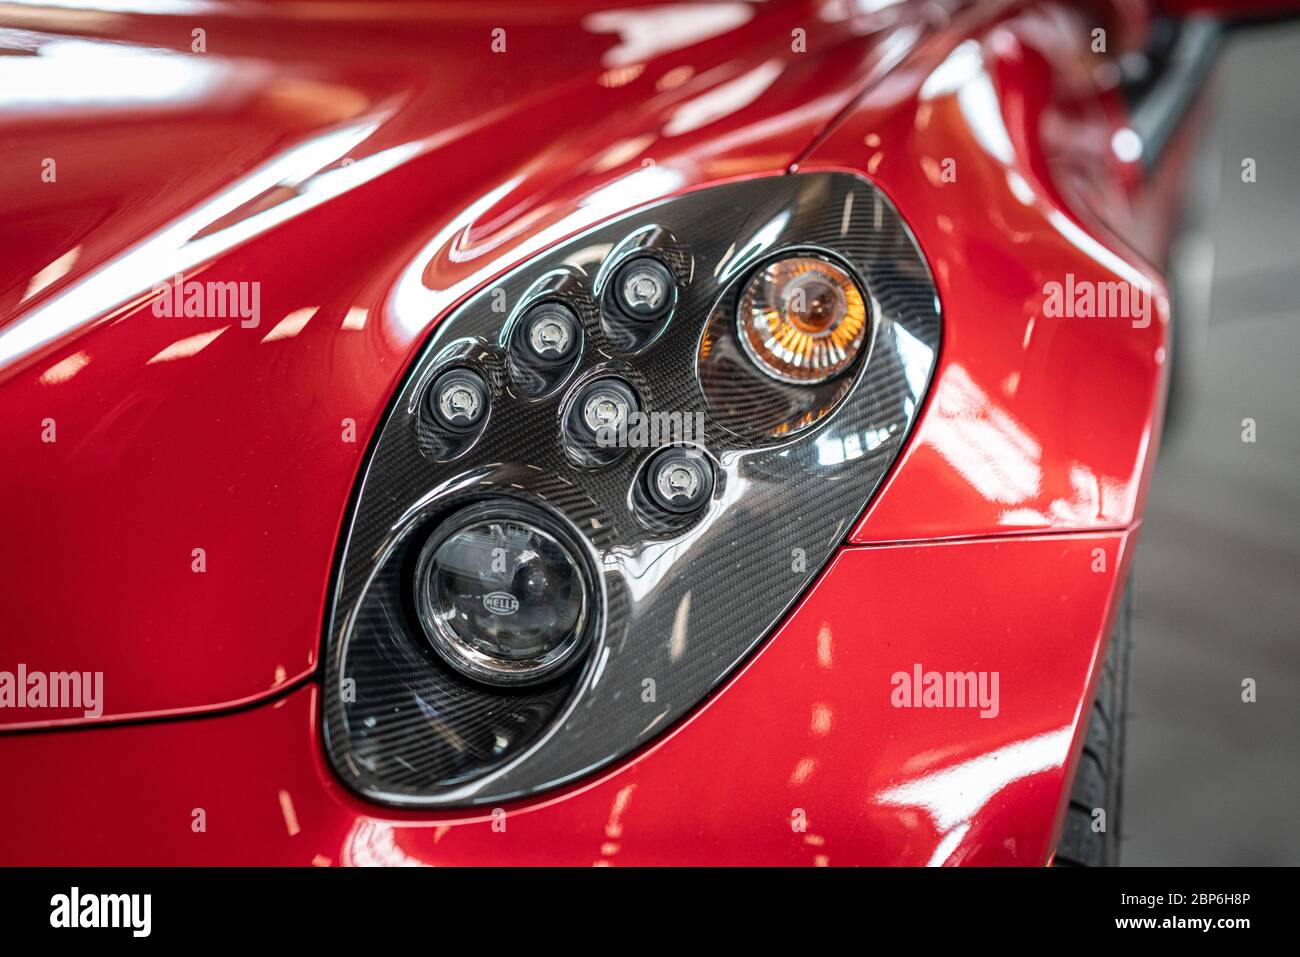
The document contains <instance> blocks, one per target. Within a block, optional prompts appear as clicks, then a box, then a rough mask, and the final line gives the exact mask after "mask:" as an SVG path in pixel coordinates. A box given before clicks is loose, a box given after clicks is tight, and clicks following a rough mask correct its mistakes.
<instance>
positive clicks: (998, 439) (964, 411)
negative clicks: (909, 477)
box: [929, 363, 1043, 505]
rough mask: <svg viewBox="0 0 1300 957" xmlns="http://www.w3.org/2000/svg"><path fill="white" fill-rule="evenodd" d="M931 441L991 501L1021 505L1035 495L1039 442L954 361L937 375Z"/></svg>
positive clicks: (1038, 481)
mask: <svg viewBox="0 0 1300 957" xmlns="http://www.w3.org/2000/svg"><path fill="white" fill-rule="evenodd" d="M933 403H934V414H933V415H932V416H931V428H930V432H929V442H930V444H932V445H933V446H934V448H935V450H936V451H937V452H938V453H939V454H940V455H941V456H943V458H944V460H945V461H946V462H947V463H948V464H949V465H951V466H952V467H953V469H955V470H956V471H957V474H959V475H960V476H961V477H962V478H963V479H965V480H966V482H967V483H969V484H970V486H971V487H972V488H974V489H975V490H976V491H977V492H979V494H980V495H981V496H983V497H984V498H985V499H987V500H988V501H990V502H999V503H1002V504H1006V505H1019V504H1021V503H1023V502H1027V501H1029V500H1030V499H1032V498H1033V497H1035V496H1036V495H1038V492H1039V488H1040V486H1041V484H1042V478H1043V469H1042V466H1041V465H1040V461H1041V459H1042V453H1043V450H1042V446H1041V445H1039V443H1038V442H1037V441H1035V440H1034V438H1033V437H1032V436H1031V435H1030V434H1029V433H1028V432H1027V431H1026V430H1025V429H1024V428H1023V427H1022V426H1021V425H1020V423H1019V422H1017V421H1016V420H1015V419H1014V418H1013V417H1012V416H1011V415H1009V414H1008V413H1007V412H1006V411H1005V410H1003V409H1002V408H1001V407H1000V406H998V405H996V404H995V403H994V402H993V401H992V400H991V399H990V398H989V395H988V393H986V392H985V391H984V390H983V389H981V388H980V387H979V385H977V384H976V382H975V380H974V379H972V378H971V377H970V374H969V373H967V371H966V370H965V369H964V368H963V367H962V366H960V365H958V364H956V363H954V364H953V365H951V366H949V368H948V371H947V372H946V373H945V374H944V376H943V377H942V378H941V379H940V380H939V383H938V387H937V388H936V390H935V395H934V399H933Z"/></svg>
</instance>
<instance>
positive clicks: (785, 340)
mask: <svg viewBox="0 0 1300 957" xmlns="http://www.w3.org/2000/svg"><path fill="white" fill-rule="evenodd" d="M736 314H737V315H736V319H737V324H738V328H739V333H740V341H741V344H742V345H743V346H744V348H745V352H746V354H748V356H749V357H750V359H752V360H753V361H754V363H755V364H756V365H757V366H758V367H759V368H760V369H762V370H763V371H764V372H765V373H767V374H768V375H769V376H771V377H772V378H774V379H777V380H780V381H781V382H791V383H796V384H807V383H815V382H825V381H826V380H827V379H831V378H834V377H835V376H837V375H839V374H840V373H841V372H843V371H844V370H845V369H847V368H848V367H849V366H850V365H851V364H852V362H853V360H854V359H855V358H857V356H858V353H859V352H861V351H862V344H863V342H864V341H866V329H867V306H866V302H865V300H864V298H863V295H862V290H861V289H859V288H858V284H857V283H856V282H855V281H854V279H853V277H852V276H850V275H849V274H848V272H846V271H845V270H844V269H841V268H840V267H839V266H837V265H835V264H834V263H832V262H830V261H828V260H825V259H819V258H816V257H813V256H791V257H787V258H785V259H778V260H776V261H775V262H772V263H769V264H768V265H767V266H765V267H763V268H762V269H760V270H759V271H758V272H757V273H755V275H754V276H753V278H751V279H750V281H749V284H748V285H747V286H746V287H745V291H744V293H743V294H742V295H741V297H740V302H739V304H738V306H737V310H736Z"/></svg>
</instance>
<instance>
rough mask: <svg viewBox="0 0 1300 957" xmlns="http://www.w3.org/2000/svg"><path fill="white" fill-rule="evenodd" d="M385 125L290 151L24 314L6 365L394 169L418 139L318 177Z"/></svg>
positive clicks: (8, 340)
mask: <svg viewBox="0 0 1300 957" xmlns="http://www.w3.org/2000/svg"><path fill="white" fill-rule="evenodd" d="M379 123H380V118H377V117H372V118H369V119H367V120H365V121H362V122H358V123H353V124H349V125H347V126H344V127H341V128H339V129H336V130H332V131H330V132H328V133H324V134H322V135H320V136H317V137H315V138H313V139H310V140H308V141H307V142H305V143H301V144H299V145H297V146H295V147H293V148H291V149H289V150H286V151H285V152H284V153H281V154H280V155H279V156H277V157H275V158H274V159H272V160H270V161H268V162H267V163H264V164H263V165H262V166H260V167H258V168H257V169H256V170H254V171H253V172H251V173H249V174H248V175H247V176H244V177H242V178H241V179H239V180H236V181H235V182H234V183H232V184H231V185H230V186H228V187H227V188H225V189H224V190H222V191H221V192H219V193H217V194H216V195H214V196H213V197H212V198H211V199H209V200H207V201H206V202H204V203H203V204H201V205H200V206H198V207H196V208H195V209H193V210H191V211H189V212H187V213H185V214H184V215H182V216H180V217H178V218H177V219H176V220H174V221H173V222H171V223H170V224H168V225H167V226H165V227H163V228H162V229H161V230H159V231H158V232H156V233H154V234H153V235H152V236H150V237H149V238H148V239H145V240H144V241H143V242H141V243H139V244H138V245H136V246H134V247H133V248H131V249H130V250H128V251H127V252H125V253H123V254H122V255H120V256H118V257H117V258H115V259H113V260H112V261H110V262H108V263H106V264H105V265H103V266H101V267H100V268H99V269H97V270H95V271H94V272H92V273H90V274H88V275H87V276H85V277H83V278H82V279H81V280H79V281H78V282H76V283H74V284H73V285H71V286H70V287H69V288H67V289H66V290H64V291H63V292H61V293H59V294H58V295H57V296H55V297H54V298H52V299H51V300H50V301H49V302H46V303H44V304H42V305H40V306H38V307H37V308H35V309H33V310H31V311H29V312H27V313H26V314H24V315H22V316H20V317H19V318H18V319H16V320H15V321H14V322H12V323H11V324H10V325H9V326H7V327H6V328H5V329H3V330H2V331H0V367H3V366H5V365H8V364H9V363H12V362H14V361H16V360H17V359H19V358H21V357H23V356H25V355H27V354H28V353H30V352H32V351H34V350H36V349H39V348H40V347H41V346H43V345H46V344H47V343H49V342H52V341H53V340H55V339H57V338H59V337H60V336H62V335H65V334H66V333H68V332H71V331H72V330H74V329H76V328H78V327H79V326H82V325H84V324H86V323H89V322H92V321H94V320H95V319H96V318H98V317H100V316H102V315H104V314H105V313H106V312H108V311H109V310H111V309H114V308H116V307H118V306H121V305H122V304H123V303H126V302H128V301H129V300H130V299H131V298H132V297H133V296H137V295H139V294H140V293H141V292H142V291H144V290H148V289H150V288H151V287H153V286H154V285H156V284H157V283H158V282H159V280H161V279H163V278H167V279H170V278H171V277H172V276H174V275H178V274H183V273H185V272H187V271H189V270H192V269H193V268H194V267H195V266H197V265H199V264H200V263H203V262H206V261H207V260H209V259H211V258H213V257H215V256H217V255H218V254H220V253H222V252H224V251H226V250H228V249H230V248H232V247H233V246H235V245H238V244H239V243H242V242H245V241H247V240H248V239H251V238H252V237H254V236H256V235H258V234H260V233H262V232H265V231H266V230H268V229H270V228H272V227H273V226H276V225H279V224H280V223H283V222H285V221H286V220H288V219H290V218H292V217H294V216H297V215H299V214H301V213H303V212H305V211H306V210H308V209H312V208H314V207H316V206H319V205H320V204H321V203H324V202H325V201H326V200H328V199H331V198H333V197H334V196H337V195H339V194H340V193H342V192H344V191H346V190H348V189H351V188H353V187H354V186H356V185H357V184H359V183H362V182H365V181H367V180H369V179H371V178H373V177H375V176H378V175H380V174H381V173H383V172H386V171H387V170H389V169H392V168H393V167H394V166H396V165H398V164H399V163H401V162H404V161H405V160H406V159H407V158H409V157H410V156H411V155H413V153H414V152H415V151H417V150H418V145H417V144H405V145H403V146H398V147H393V148H391V149H388V150H384V151H382V152H380V153H375V154H373V155H371V156H368V157H366V158H364V159H361V160H357V161H356V162H355V163H352V164H349V165H347V166H343V167H340V168H339V169H337V170H334V171H331V172H330V173H328V174H326V175H321V176H320V177H319V178H318V179H317V180H316V181H314V182H313V181H312V177H313V176H315V175H316V174H317V173H318V172H319V171H320V170H322V169H323V168H324V167H326V166H328V165H329V164H331V163H333V162H335V161H337V160H339V159H341V158H343V157H344V156H346V155H347V154H348V153H349V152H350V151H352V150H353V149H355V148H356V147H357V146H358V145H359V144H361V143H362V142H363V141H364V140H365V139H366V138H368V137H369V136H370V135H371V134H372V133H373V132H374V131H375V129H376V128H377V127H378V125H379ZM299 185H301V186H302V187H304V188H303V189H301V190H300V191H298V192H297V193H296V194H295V195H293V196H292V197H291V198H289V199H286V200H285V201H284V202H282V203H280V204H278V205H276V206H273V207H271V208H269V209H266V210H263V211H261V212H259V213H255V214H254V215H251V216H249V217H248V218H247V219H243V220H240V221H238V222H234V223H231V224H230V225H229V226H227V227H226V228H224V229H221V230H218V231H215V232H211V233H208V234H207V235H204V236H203V238H202V239H195V238H194V237H196V236H199V235H202V234H203V232H204V230H205V229H207V228H208V227H210V226H211V225H212V224H213V223H215V222H217V221H219V220H221V219H222V218H223V217H226V216H228V215H229V214H231V213H232V212H234V211H235V210H237V209H239V208H240V207H242V206H244V205H246V204H248V203H249V202H251V201H252V200H254V199H256V198H257V197H258V196H260V195H262V194H263V193H265V192H267V191H269V190H272V189H276V188H278V187H284V186H290V187H297V186H299Z"/></svg>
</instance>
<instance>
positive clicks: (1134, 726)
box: [1123, 27, 1300, 865]
mask: <svg viewBox="0 0 1300 957" xmlns="http://www.w3.org/2000/svg"><path fill="white" fill-rule="evenodd" d="M1218 81H1219V87H1218V97H1217V103H1215V105H1214V110H1215V116H1216V119H1215V121H1214V123H1213V129H1212V130H1211V131H1210V135H1209V136H1208V137H1207V138H1206V139H1205V140H1204V142H1203V144H1202V151H1201V152H1202V155H1201V156H1200V159H1199V169H1198V170H1197V171H1196V172H1195V173H1194V178H1193V179H1192V181H1191V182H1192V184H1193V185H1194V187H1196V188H1197V190H1198V192H1197V194H1195V195H1199V196H1200V197H1201V198H1200V201H1199V202H1197V203H1194V205H1195V207H1196V208H1195V209H1194V210H1193V211H1192V212H1191V214H1190V215H1191V216H1192V222H1191V223H1189V225H1190V226H1192V227H1193V228H1192V229H1191V230H1190V231H1189V233H1188V235H1187V236H1186V238H1185V240H1184V242H1183V243H1182V244H1181V248H1180V251H1179V254H1178V256H1177V258H1176V262H1177V263H1178V264H1179V265H1180V267H1181V268H1180V270H1179V275H1180V277H1181V278H1180V281H1179V283H1178V287H1177V288H1178V290H1179V292H1180V293H1181V297H1182V298H1181V299H1180V308H1179V312H1178V313H1177V314H1176V321H1178V322H1179V323H1180V330H1179V331H1180V333H1181V334H1182V335H1183V336H1184V339H1183V343H1182V345H1183V349H1182V350H1181V351H1180V354H1179V355H1178V360H1179V361H1180V362H1181V363H1182V370H1181V371H1182V373H1183V377H1184V378H1183V381H1182V382H1181V383H1180V389H1179V393H1178V404H1177V406H1176V408H1175V409H1174V415H1173V417H1172V419H1171V423H1170V431H1169V434H1168V435H1167V437H1166V441H1165V445H1164V448H1163V449H1162V451H1161V455H1160V460H1159V465H1158V467H1157V471H1156V475H1155V480H1154V483H1153V485H1152V489H1151V496H1150V499H1149V501H1148V503H1147V510H1146V520H1145V524H1144V527H1143V532H1142V537H1141V541H1140V544H1139V546H1138V552H1137V567H1136V589H1137V628H1136V642H1137V643H1136V646H1135V648H1134V652H1133V668H1132V678H1131V681H1132V685H1131V689H1130V696H1131V697H1130V708H1131V712H1132V716H1131V718H1130V722H1129V725H1128V729H1129V739H1128V758H1127V766H1128V767H1127V778H1126V787H1125V793H1124V802H1125V804H1124V816H1125V821H1124V824H1123V833H1124V836H1125V841H1124V844H1123V860H1124V863H1126V864H1291V865H1295V864H1300V588H1297V578H1298V577H1300V474H1298V473H1300V177H1298V176H1297V174H1298V173H1300V28H1297V27H1285V28H1282V27H1268V28H1264V29H1262V30H1257V31H1252V32H1251V33H1248V34H1244V35H1239V36H1237V37H1235V38H1233V39H1232V40H1230V41H1229V46H1228V47H1227V49H1226V50H1225V53H1224V57H1223V59H1222V61H1221V64H1220V67H1219V72H1218ZM1244 157H1252V158H1254V159H1255V160H1256V164H1257V177H1258V179H1257V182H1255V183H1243V182H1242V181H1241V161H1242V159H1243V158H1244ZM1198 223H1199V228H1197V224H1198ZM1184 320H1185V321H1184ZM1246 418H1252V419H1254V420H1255V422H1256V429H1257V441H1256V442H1255V443H1254V444H1248V443H1245V442H1243V441H1242V420H1243V419H1246ZM1245 678H1253V679H1255V681H1256V683H1257V686H1258V701H1257V702H1256V703H1254V704H1246V703H1243V702H1242V700H1241V686H1242V681H1243V679H1245Z"/></svg>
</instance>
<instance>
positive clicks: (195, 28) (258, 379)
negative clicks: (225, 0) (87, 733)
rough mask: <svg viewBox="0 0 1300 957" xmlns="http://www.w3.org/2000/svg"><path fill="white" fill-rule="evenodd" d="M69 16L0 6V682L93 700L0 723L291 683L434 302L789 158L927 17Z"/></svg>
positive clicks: (257, 694) (435, 10)
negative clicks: (0, 109) (91, 681)
mask: <svg viewBox="0 0 1300 957" xmlns="http://www.w3.org/2000/svg"><path fill="white" fill-rule="evenodd" d="M124 6H126V7H130V5H124ZM71 7H72V8H63V7H59V8H53V7H43V8H27V7H16V6H12V5H9V4H4V3H0V28H3V29H2V30H0V45H3V46H5V47H8V49H6V50H4V51H0V52H4V53H6V54H13V55H7V56H0V74H3V82H0V90H3V91H4V92H3V93H0V101H5V102H6V110H5V114H6V118H5V120H4V121H3V124H2V125H0V142H2V143H3V149H0V172H2V174H3V175H0V209H3V210H4V222H5V236H6V240H7V241H6V243H5V247H6V248H5V250H4V255H3V256H2V257H0V407H3V408H4V410H5V414H4V416H3V417H2V419H0V447H3V448H4V449H5V450H6V452H7V453H8V461H7V462H6V468H5V469H4V476H3V480H2V481H3V484H4V489H3V491H4V494H3V496H0V502H2V503H3V504H2V505H0V509H2V511H0V518H2V519H3V521H2V523H0V525H2V527H3V528H4V530H5V543H4V548H3V553H2V554H3V557H0V571H2V572H3V582H4V584H3V586H0V614H2V615H3V621H4V625H5V627H4V630H3V637H2V638H0V672H8V673H10V674H13V675H17V674H18V673H19V671H20V669H21V670H22V672H23V673H25V674H35V673H40V674H44V675H49V674H51V673H56V672H62V673H76V672H81V673H87V674H91V675H94V674H98V675H100V676H102V677H101V679H100V680H101V682H102V684H101V687H102V694H100V695H98V696H97V698H98V700H97V701H96V702H95V703H94V706H93V707H87V706H86V705H87V704H88V703H87V702H80V703H79V704H78V703H73V704H71V705H70V706H67V707H53V705H55V704H58V702H55V701H52V700H50V701H45V702H44V704H43V705H42V704H41V702H39V701H37V700H35V699H34V698H32V699H26V700H24V699H23V696H22V695H21V694H20V696H19V700H18V701H17V702H15V703H14V706H12V707H6V708H5V709H4V710H3V711H0V727H4V726H14V725H25V726H39V725H46V724H63V723H70V722H81V721H94V720H100V721H103V720H114V719H123V718H127V717H142V716H158V715H163V714H169V713H186V712H199V711H211V710H216V709H221V708H228V707H234V706H238V705H240V704H243V703H247V702H250V701H253V700H257V699H259V698H261V697H265V696H267V695H270V694H273V693H275V692H276V691H277V690H278V689H281V688H283V687H286V686H289V685H292V684H294V683H296V682H301V681H304V680H307V678H308V677H309V676H310V675H311V674H312V673H313V671H314V669H315V666H316V656H317V649H318V647H319V642H320V635H321V627H322V616H323V614H324V608H325V602H326V596H327V591H328V588H329V584H330V577H331V571H332V564H333V560H334V554H335V550H336V543H337V538H338V535H339V530H340V527H341V524H342V522H343V519H344V516H345V513H346V510H347V506H348V501H349V496H350V494H351V491H352V488H353V486H354V483H355V481H356V477H357V474H358V470H359V468H360V466H361V462H362V460H363V458H364V454H365V449H366V447H367V442H368V440H369V437H370V434H371V431H372V430H373V429H374V428H375V426H376V425H377V424H378V422H379V420H380V418H381V416H382V413H383V410H384V407H385V404H386V403H387V401H388V399H389V396H390V395H391V394H392V391H393V388H394V386H395V383H396V382H397V380H398V379H399V377H400V376H401V374H402V372H403V370H404V369H405V368H406V367H407V365H408V363H409V361H410V360H411V358H412V357H413V355H414V354H415V352H416V351H417V350H418V348H419V346H420V344H421V343H422V342H423V340H424V339H425V337H426V335H427V333H428V331H429V329H430V328H431V326H432V324H433V322H434V321H435V319H436V318H437V317H438V316H439V315H440V314H442V313H444V312H445V311H446V309H447V308H448V307H449V306H450V305H452V304H453V303H454V302H456V301H457V300H459V299H460V298H462V297H463V296H464V295H466V294H467V293H468V292H469V291H470V290H472V289H474V288H476V287H478V286H480V285H481V284H482V283H483V282H485V281H487V280H489V279H490V278H491V277H492V276H494V275H496V274H499V273H500V272H502V271H503V270H505V269H506V268H508V267H509V266H511V265H512V264H514V263H516V262H518V261H519V260H520V259H521V258H523V257H525V256H527V255H528V254H530V253H531V252H532V251H534V250H536V249H538V248H541V247H543V246H545V245H547V244H549V243H552V242H555V241H558V240H559V239H561V238H563V237H565V236H567V235H570V234H572V233H574V232H576V231H578V230H581V229H582V228H585V227H586V226H587V225H589V224H591V223H593V222H595V221H598V220H600V219H603V218H606V217H608V216H610V215H612V214H614V213H617V212H618V211H620V210H623V209H626V208H629V207H632V206H635V205H639V204H641V203H643V202H646V201H649V200H653V199H656V198H659V197H662V196H665V195H669V194H672V193H675V192H679V191H682V190H684V189H689V188H691V187H694V186H697V185H700V184H703V183H707V182H712V181H717V180H722V179H728V178H735V177H741V176H752V175H761V174H768V173H779V172H781V171H784V170H786V169H787V168H788V167H789V165H790V164H791V163H792V162H793V161H794V160H795V159H796V158H797V157H798V156H799V155H800V153H801V151H803V150H804V149H805V148H807V147H808V145H809V144H810V143H813V142H814V141H815V140H816V139H817V137H818V136H819V134H820V133H821V132H822V131H824V130H825V129H826V128H827V127H828V126H829V125H830V123H831V122H832V120H833V119H834V118H835V117H836V115H837V114H838V112H839V111H840V110H841V109H843V108H844V107H845V106H846V105H848V104H849V103H850V102H852V100H853V99H854V97H855V95H856V94H857V93H859V92H861V91H862V90H863V89H864V88H866V87H867V86H868V85H870V84H872V83H874V82H876V81H877V80H878V79H879V78H880V77H881V76H882V75H883V74H884V73H885V72H886V71H887V70H888V69H889V68H890V67H891V66H892V65H893V64H894V63H897V62H898V61H899V60H901V59H902V58H903V57H904V56H905V55H906V54H907V53H908V52H909V50H911V49H912V48H913V47H914V46H915V45H916V44H917V43H918V42H920V41H921V40H922V38H924V37H925V36H926V34H927V31H928V29H929V25H927V24H926V23H925V22H922V21H921V20H919V19H918V18H919V17H920V16H921V15H922V12H921V11H915V10H912V9H911V8H887V9H885V10H884V11H880V12H875V13H858V12H855V10H854V9H853V5H851V4H842V3H826V4H821V3H813V2H796V3H786V4H773V3H761V4H759V3H756V4H750V3H740V2H717V3H688V4H661V3H638V4H637V5H636V6H634V7H633V6H620V5H617V4H614V3H568V2H549V3H535V4H528V5H508V7H507V6H502V7H500V8H498V7H495V6H493V5H491V4H483V3H477V4H447V3H409V4H407V3H391V2H389V3H375V4H353V3H291V4H284V5H283V6H280V5H277V4H267V5H264V6H263V5H251V4H242V3H240V4H231V5H229V7H226V6H223V5H221V4H216V5H213V4H203V5H201V7H200V6H197V5H196V6H195V7H194V9H192V10H191V9H188V8H187V5H186V4H184V3H181V4H171V5H168V7H167V10H168V11H169V12H167V13H164V14H145V13H133V12H104V11H101V10H78V9H75V4H72V5H71ZM139 9H142V10H143V9H146V6H145V5H143V4H142V5H140V7H139ZM933 10H934V6H933V5H928V6H927V11H928V12H929V13H931V14H932V13H933ZM935 25H937V24H935ZM177 276H180V277H183V279H184V280H185V281H186V282H192V281H197V282H200V283H228V282H236V283H241V284H243V285H242V286H241V287H240V288H241V289H242V290H244V292H245V294H246V295H245V299H244V300H242V301H241V305H240V311H239V312H238V313H237V314H235V313H233V312H232V313H231V314H228V315H226V316H225V317H223V318H214V317H211V316H209V317H207V318H204V317H199V316H190V317H186V316H185V315H184V313H185V311H186V309H185V308H184V297H183V295H182V296H181V297H174V296H173V295H172V292H174V290H173V291H172V292H169V291H168V290H167V289H164V288H162V286H161V284H167V283H170V282H172V281H173V279H174V277H177ZM183 288H184V287H183ZM173 306H174V307H175V308H172V307H173ZM160 307H161V308H160ZM232 308H233V307H232ZM169 313H170V314H169ZM64 703H65V704H66V702H64Z"/></svg>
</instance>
